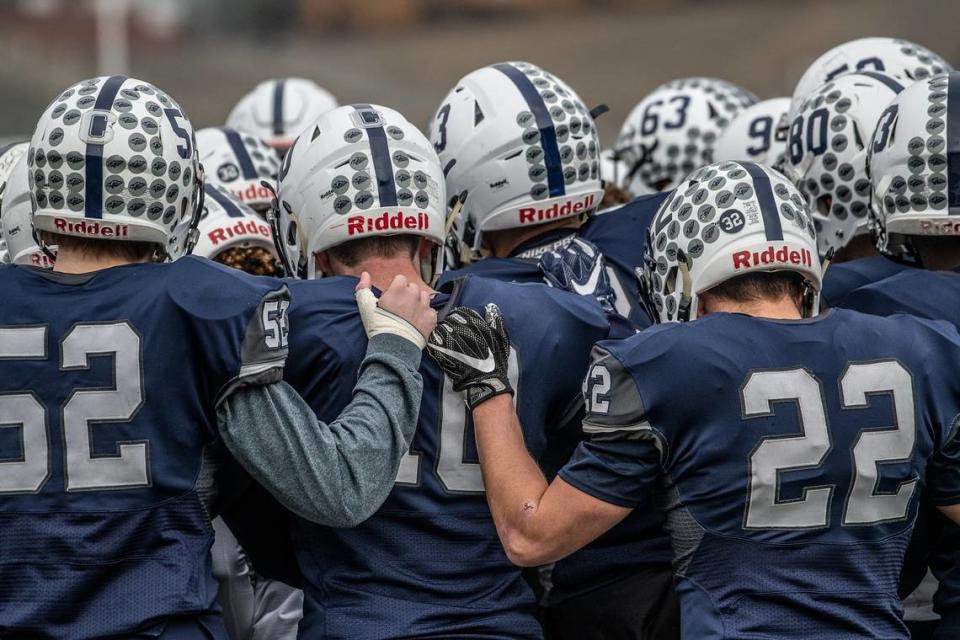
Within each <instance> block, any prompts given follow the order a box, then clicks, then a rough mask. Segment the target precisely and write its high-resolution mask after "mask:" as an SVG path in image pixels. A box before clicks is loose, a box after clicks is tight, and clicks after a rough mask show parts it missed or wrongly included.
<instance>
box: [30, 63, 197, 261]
mask: <svg viewBox="0 0 960 640" xmlns="http://www.w3.org/2000/svg"><path fill="white" fill-rule="evenodd" d="M196 147H197V145H196V143H195V140H194V135H193V127H192V126H191V125H190V121H189V120H188V119H187V116H186V115H185V114H184V113H183V110H182V109H181V108H180V106H179V105H178V104H177V103H176V102H175V101H174V100H173V99H172V98H171V97H170V96H168V95H167V94H166V93H164V92H163V91H161V90H160V89H157V88H156V87H154V86H153V85H151V84H148V83H146V82H143V81H142V80H137V79H135V78H128V77H126V76H103V77H100V78H93V79H92V80H84V81H83V82H80V83H77V84H75V85H73V86H72V87H70V88H69V89H67V90H66V91H64V92H63V93H62V94H60V96H58V97H57V98H55V99H54V100H53V102H51V103H50V106H49V107H47V109H46V111H45V112H44V113H43V116H41V118H40V122H39V123H38V124H37V128H36V130H35V131H34V134H33V139H32V140H31V141H30V149H29V151H28V154H27V163H28V167H29V169H30V171H29V179H30V189H31V191H32V192H33V196H34V200H33V204H34V211H33V224H34V226H35V227H36V229H37V230H38V231H50V232H55V233H58V234H62V235H73V236H81V237H86V238H99V239H104V240H115V241H134V242H148V243H155V244H157V245H159V247H160V249H159V251H158V254H159V256H160V257H161V259H175V258H177V257H179V256H181V255H184V254H186V253H189V252H190V249H191V248H192V245H193V242H195V241H196V229H195V227H196V223H197V220H198V219H199V215H200V208H201V200H202V198H203V189H202V185H203V174H202V170H201V167H200V163H199V162H198V161H197V148H196Z"/></svg>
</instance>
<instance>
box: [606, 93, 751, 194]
mask: <svg viewBox="0 0 960 640" xmlns="http://www.w3.org/2000/svg"><path fill="white" fill-rule="evenodd" d="M756 102H757V98H756V96H754V95H753V94H752V93H750V92H749V91H746V90H745V89H742V88H741V87H738V86H737V85H735V84H733V83H730V82H726V81H725V80H717V79H714V78H684V79H682V80H674V81H672V82H668V83H666V84H663V85H661V86H660V87H658V88H657V89H655V90H654V91H653V92H652V93H650V94H649V95H648V96H647V97H645V98H644V99H643V100H641V101H640V102H639V103H638V104H637V105H636V106H635V107H634V108H633V110H632V111H631V112H630V115H628V116H627V119H626V120H625V121H624V123H623V126H622V127H621V129H620V134H619V135H618V136H617V142H616V150H617V152H618V155H619V157H620V158H621V159H622V160H623V161H624V162H625V163H626V165H627V166H628V167H629V170H628V174H627V184H625V185H624V187H625V188H626V189H627V190H628V191H630V192H631V193H634V194H642V193H650V192H654V191H666V190H668V189H672V188H674V187H675V186H676V185H677V184H679V182H680V181H681V180H682V179H683V177H684V176H685V175H687V174H689V173H690V172H691V171H693V170H694V169H696V168H697V167H699V166H702V165H703V164H705V163H710V162H712V161H713V149H714V146H715V145H716V142H717V139H718V138H719V136H720V134H721V132H722V131H723V130H724V128H726V126H727V125H728V124H729V123H730V121H731V119H732V118H735V117H736V116H737V115H738V114H739V113H740V112H741V111H743V110H744V109H745V108H747V107H749V106H751V105H753V104H755V103H756Z"/></svg>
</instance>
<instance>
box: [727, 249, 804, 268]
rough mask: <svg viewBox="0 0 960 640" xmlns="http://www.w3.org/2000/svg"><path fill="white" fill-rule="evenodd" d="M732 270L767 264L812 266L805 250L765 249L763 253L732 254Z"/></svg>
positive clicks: (745, 252)
mask: <svg viewBox="0 0 960 640" xmlns="http://www.w3.org/2000/svg"><path fill="white" fill-rule="evenodd" d="M732 257H733V269H734V271H737V270H739V269H749V268H750V267H758V266H760V265H767V264H785V265H789V264H795V265H799V266H804V267H812V266H813V256H812V255H811V254H810V252H809V251H808V250H806V249H800V250H797V249H791V248H790V247H780V248H779V249H778V248H777V247H774V246H770V247H767V248H766V249H764V250H763V251H737V252H736V253H734V254H733V256H732Z"/></svg>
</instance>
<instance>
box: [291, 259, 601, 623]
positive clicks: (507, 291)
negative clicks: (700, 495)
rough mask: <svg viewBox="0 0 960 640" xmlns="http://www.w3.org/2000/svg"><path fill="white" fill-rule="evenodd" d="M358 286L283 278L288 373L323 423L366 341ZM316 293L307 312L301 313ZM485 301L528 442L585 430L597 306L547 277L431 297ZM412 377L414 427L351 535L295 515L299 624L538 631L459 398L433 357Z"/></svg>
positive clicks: (346, 395)
mask: <svg viewBox="0 0 960 640" xmlns="http://www.w3.org/2000/svg"><path fill="white" fill-rule="evenodd" d="M327 280H329V281H327ZM338 283H339V284H338ZM355 283H356V280H354V279H349V280H348V279H342V278H330V279H324V281H319V282H316V281H315V282H303V283H292V284H291V289H292V294H293V296H292V297H293V300H294V302H293V306H292V307H291V313H292V321H291V322H292V324H293V325H294V326H295V327H297V330H296V331H295V332H294V334H293V335H292V344H291V352H292V353H293V354H294V357H293V358H292V359H291V362H290V364H289V366H288V369H287V379H288V380H289V381H290V382H291V384H293V385H294V386H295V387H296V388H297V389H298V390H300V391H302V392H303V393H304V397H305V398H306V399H307V400H308V402H310V403H311V405H312V406H313V408H314V410H316V411H317V415H318V417H319V418H320V419H321V420H331V419H333V418H335V417H336V416H337V414H339V412H340V411H342V410H343V408H344V407H345V406H346V404H347V403H348V402H349V400H350V397H351V393H352V387H353V383H354V381H355V380H356V372H357V368H358V367H359V364H360V360H361V359H362V357H363V354H364V350H365V348H366V340H365V337H364V332H363V328H362V326H361V324H360V318H359V316H358V315H357V312H356V305H355V303H353V287H354V285H355ZM310 290H312V291H313V293H312V294H311V295H313V297H314V298H315V299H316V301H317V303H316V304H315V305H313V310H311V309H308V308H305V300H306V296H307V293H305V292H309V291H310ZM488 302H496V303H497V304H498V305H499V306H500V308H501V310H502V312H503V315H504V318H505V322H506V326H507V329H508V331H509V332H510V338H511V341H512V343H513V345H514V351H513V353H512V355H511V358H510V361H509V376H510V379H511V381H512V382H513V386H514V389H515V390H516V396H515V401H516V404H517V410H518V413H519V414H520V418H521V421H522V424H523V426H524V432H525V436H526V441H527V446H528V447H529V448H530V450H531V451H532V452H533V454H534V455H537V456H539V455H540V454H541V453H542V452H543V451H544V450H545V448H546V447H547V441H548V438H549V437H550V436H551V435H552V433H551V432H552V431H553V430H560V429H563V428H564V427H565V426H570V427H572V428H575V429H577V430H579V426H580V424H579V413H580V412H579V411H578V409H581V408H582V402H581V400H580V390H581V384H582V381H583V375H584V374H585V372H586V369H587V366H588V364H589V354H590V348H591V345H592V343H593V342H595V341H596V340H599V339H603V338H605V337H606V336H607V331H608V325H607V322H606V319H605V318H604V316H603V314H602V313H601V311H600V309H599V308H598V306H597V305H596V304H595V303H593V301H591V300H587V299H585V298H581V297H580V296H576V295H574V294H571V293H566V292H562V291H556V290H554V289H550V288H549V287H547V286H546V285H513V284H506V283H501V282H496V281H492V280H486V279H483V278H472V277H468V278H465V279H464V280H461V281H457V282H456V283H455V284H454V286H453V289H452V291H451V292H450V293H449V294H445V295H441V296H439V300H438V302H437V304H438V305H439V306H440V307H441V308H440V309H439V311H440V313H441V315H442V313H443V308H452V307H454V306H468V307H471V308H474V309H477V310H481V311H482V310H483V308H484V305H485V304H486V303H488ZM305 327H311V328H310V329H309V334H308V333H305V332H304V331H303V328H305ZM320 343H324V344H325V346H323V347H322V348H319V351H321V352H322V353H318V346H317V345H318V344H320ZM307 354H315V355H307ZM420 373H421V374H422V375H423V378H424V392H423V400H422V404H421V407H420V417H419V423H418V426H417V433H416V435H415V437H414V440H413V443H412V444H411V447H410V453H409V455H408V456H407V457H406V458H405V460H404V461H403V463H402V465H401V467H400V471H399V473H398V477H397V482H396V485H395V487H394V490H393V491H392V492H391V494H390V496H389V497H388V498H387V500H386V502H385V503H384V504H383V506H382V507H381V508H380V510H379V511H377V513H376V514H374V516H373V517H371V518H370V519H369V520H367V521H366V522H364V523H363V524H361V525H359V526H358V527H355V528H353V529H349V530H338V529H329V528H325V527H320V526H316V525H311V524H309V523H306V522H300V523H299V524H298V531H297V534H296V544H297V548H298V558H299V560H300V564H301V570H302V571H303V573H304V576H305V578H306V580H307V587H306V589H305V603H304V620H303V622H302V623H301V633H302V634H304V635H305V636H308V637H314V635H318V636H319V635H320V634H322V635H323V637H326V638H345V639H346V638H349V639H352V638H365V639H372V638H396V637H400V636H402V637H409V638H451V637H469V638H501V639H507V638H510V639H514V638H539V637H540V635H541V631H540V628H539V625H538V623H537V622H536V619H535V616H534V612H533V605H534V598H533V593H532V591H531V590H530V588H529V587H528V586H527V585H526V584H525V583H524V581H523V580H522V577H521V573H520V570H519V569H518V568H517V567H515V566H513V565H512V564H511V563H510V561H509V560H508V559H507V557H506V554H505V553H504V551H503V548H502V547H501V545H500V542H499V539H498V537H497V532H496V528H495V526H494V523H493V519H492V517H491V515H490V510H489V508H488V507H487V503H486V498H485V496H484V486H483V478H482V476H481V473H480V465H479V459H478V457H477V452H476V445H475V439H474V433H473V426H472V421H471V419H470V415H469V412H468V411H467V408H466V406H465V404H464V401H463V397H462V396H461V394H460V393H458V392H455V391H454V390H453V387H452V384H451V383H450V381H449V380H447V379H446V378H445V377H444V376H443V375H442V373H441V372H440V370H439V367H438V366H437V364H436V362H435V361H434V360H433V359H432V358H430V357H429V356H427V355H424V358H423V363H422V364H421V367H420Z"/></svg>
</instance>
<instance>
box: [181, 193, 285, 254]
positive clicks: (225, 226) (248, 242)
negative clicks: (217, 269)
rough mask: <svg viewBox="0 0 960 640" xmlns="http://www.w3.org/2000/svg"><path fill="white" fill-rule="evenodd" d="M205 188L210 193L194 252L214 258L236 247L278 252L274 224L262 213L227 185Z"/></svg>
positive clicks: (205, 200)
mask: <svg viewBox="0 0 960 640" xmlns="http://www.w3.org/2000/svg"><path fill="white" fill-rule="evenodd" d="M204 188H205V189H206V197H205V198H204V207H203V213H201V214H200V224H199V225H198V226H197V230H198V231H199V232H200V233H199V236H200V237H199V239H198V240H197V246H196V247H195V248H194V249H193V253H194V255H198V256H203V257H204V258H210V259H211V260H212V259H213V258H215V257H216V256H217V255H218V254H220V253H222V252H223V251H226V250H227V249H232V248H234V247H263V248H264V249H267V250H269V251H270V253H272V254H273V255H274V256H276V255H277V249H276V246H275V245H274V242H273V233H272V232H271V230H270V225H269V224H268V223H267V222H266V221H265V220H264V219H263V218H262V217H260V216H259V215H257V214H256V213H255V212H254V211H253V209H251V208H250V207H248V206H247V205H245V204H244V203H243V202H241V201H240V200H239V199H238V198H236V197H234V196H233V194H231V193H230V192H229V191H227V190H226V189H224V188H223V187H220V186H219V185H214V184H209V183H208V184H207V185H206V186H205V187H204Z"/></svg>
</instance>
